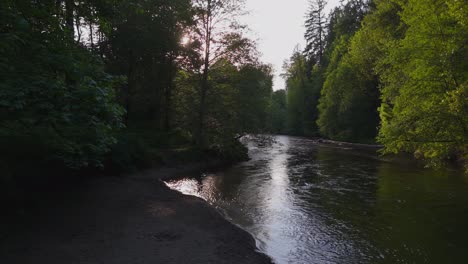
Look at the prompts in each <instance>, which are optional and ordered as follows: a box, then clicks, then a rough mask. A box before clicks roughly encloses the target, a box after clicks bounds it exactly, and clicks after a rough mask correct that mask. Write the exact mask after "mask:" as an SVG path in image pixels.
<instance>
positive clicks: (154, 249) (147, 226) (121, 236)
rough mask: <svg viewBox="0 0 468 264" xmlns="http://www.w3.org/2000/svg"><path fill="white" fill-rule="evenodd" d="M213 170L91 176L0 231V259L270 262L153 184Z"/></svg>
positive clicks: (118, 263)
mask: <svg viewBox="0 0 468 264" xmlns="http://www.w3.org/2000/svg"><path fill="white" fill-rule="evenodd" d="M214 165H216V164H214V163H213V164H191V165H186V166H183V167H180V168H163V169H155V170H149V171H146V172H142V173H138V174H135V175H131V176H127V177H121V178H118V177H105V178H96V179H90V180H86V181H85V182H83V183H80V185H79V186H76V187H75V188H71V190H70V191H64V192H60V193H57V194H54V195H53V196H54V197H56V198H55V199H53V200H52V201H48V202H47V204H45V205H44V206H39V207H38V208H37V209H36V210H35V211H34V212H32V213H30V216H29V215H28V216H27V217H25V218H26V219H23V220H22V221H21V222H17V223H15V224H13V225H12V226H11V228H8V229H7V230H6V231H3V232H2V234H0V243H1V244H0V262H1V263H15V264H23V263H24V264H26V263H31V264H32V263H34V264H37V263H47V264H65V263H67V264H74V263H76V264H85V263H86V264H97V263H103V264H107V263H109V264H133V263H134V264H137V263H138V264H144V263H148V264H149V263H152V264H154V263H161V264H163V263H164V264H166V263H168V264H170V263H190V264H196V263H271V260H270V259H269V258H268V257H267V256H265V255H264V254H261V253H259V252H257V250H256V246H255V240H254V239H253V238H252V236H251V235H250V234H248V233H247V232H245V231H244V230H242V229H240V228H239V227H237V226H235V225H233V224H231V223H230V222H228V221H227V220H225V219H224V218H223V217H222V216H221V214H220V213H218V211H216V210H215V209H214V208H212V207H210V206H209V205H208V204H207V203H206V202H205V201H203V200H201V199H199V198H196V197H192V196H186V195H183V194H181V193H179V192H176V191H173V190H170V189H169V188H168V187H166V185H165V184H164V183H163V182H161V181H160V179H162V178H165V179H167V178H170V177H174V176H177V175H179V174H180V173H188V172H191V171H194V170H195V171H196V170H201V169H203V168H205V167H207V166H214ZM57 198H60V199H57Z"/></svg>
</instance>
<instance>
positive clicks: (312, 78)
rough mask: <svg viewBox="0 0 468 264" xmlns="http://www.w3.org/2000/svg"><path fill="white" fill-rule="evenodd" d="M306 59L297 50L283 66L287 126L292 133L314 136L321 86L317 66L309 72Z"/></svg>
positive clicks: (319, 72) (316, 131)
mask: <svg viewBox="0 0 468 264" xmlns="http://www.w3.org/2000/svg"><path fill="white" fill-rule="evenodd" d="M307 69H308V66H307V60H306V58H305V56H304V55H302V54H300V53H299V52H298V51H296V52H294V54H293V56H292V57H291V59H290V62H289V63H287V64H285V66H284V70H285V73H284V75H283V76H284V77H285V79H286V89H287V127H288V133H290V134H293V135H305V136H315V135H316V134H317V133H318V129H317V126H316V124H315V121H316V119H317V115H318V113H317V110H316V107H317V104H318V97H319V93H320V87H321V75H322V74H321V71H320V69H319V68H318V67H316V68H315V69H313V71H312V73H311V74H309V72H308V70H307Z"/></svg>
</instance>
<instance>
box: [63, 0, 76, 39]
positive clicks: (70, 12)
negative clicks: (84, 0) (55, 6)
mask: <svg viewBox="0 0 468 264" xmlns="http://www.w3.org/2000/svg"><path fill="white" fill-rule="evenodd" d="M74 9H75V3H74V1H73V0H65V26H66V28H67V31H68V34H69V36H70V38H71V39H72V40H73V39H75V28H74V23H73V22H74Z"/></svg>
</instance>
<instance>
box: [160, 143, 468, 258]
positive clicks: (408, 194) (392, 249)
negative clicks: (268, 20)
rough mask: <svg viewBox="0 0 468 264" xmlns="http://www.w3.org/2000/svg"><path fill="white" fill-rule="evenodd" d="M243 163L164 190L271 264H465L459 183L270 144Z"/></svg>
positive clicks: (464, 187)
mask: <svg viewBox="0 0 468 264" xmlns="http://www.w3.org/2000/svg"><path fill="white" fill-rule="evenodd" d="M247 144H248V146H249V155H250V157H251V160H250V161H248V162H244V163H241V164H239V165H236V166H234V167H232V168H229V169H226V170H223V171H219V172H216V173H208V174H204V175H201V176H199V177H187V178H185V179H181V180H178V181H173V182H169V183H167V184H168V185H169V186H170V187H172V188H174V189H177V190H179V191H181V192H184V193H186V194H192V195H197V196H199V197H202V198H203V199H205V200H207V201H208V202H209V203H211V204H212V205H213V206H215V207H217V208H218V209H219V210H221V211H222V212H223V213H224V214H225V215H226V217H227V218H228V219H229V220H230V221H231V222H233V223H235V224H237V225H239V226H240V227H242V228H243V229H245V230H247V231H249V232H250V233H251V234H253V236H254V237H255V238H256V240H257V245H258V247H259V249H260V250H261V251H262V252H265V253H266V254H268V255H270V256H271V257H272V258H273V260H274V261H275V263H278V264H282V263H359V264H361V263H371V264H374V263H389V264H390V263H391V264H393V263H437V264H439V263H450V264H452V263H468V177H467V176H465V175H464V174H463V172H462V171H461V170H457V169H444V170H440V171H434V170H430V169H424V168H422V167H421V166H419V165H418V164H416V163H413V162H389V161H385V160H382V159H380V158H379V157H378V155H377V154H375V151H371V150H357V149H351V148H341V147H333V146H326V145H321V144H318V143H316V142H314V141H312V140H308V139H303V138H296V137H287V136H274V137H272V140H258V139H255V138H253V139H252V138H251V139H249V140H247Z"/></svg>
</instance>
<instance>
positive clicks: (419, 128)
mask: <svg viewBox="0 0 468 264" xmlns="http://www.w3.org/2000/svg"><path fill="white" fill-rule="evenodd" d="M467 8H468V6H467V4H466V2H464V1H456V0H453V1H440V0H424V1H413V0H409V1H407V3H406V4H405V5H403V10H402V12H401V13H400V16H401V19H402V21H403V22H404V23H405V25H406V27H407V30H406V34H405V35H404V37H403V38H402V39H401V40H397V41H395V42H394V43H393V45H392V46H391V47H390V49H389V50H388V56H386V57H385V58H384V59H383V60H382V62H381V66H380V68H379V72H380V73H381V75H382V80H383V88H382V94H383V95H382V100H383V104H382V106H381V108H380V115H381V119H382V128H381V130H380V134H379V141H380V142H382V143H383V144H385V146H386V152H399V151H408V152H414V153H415V155H416V156H418V157H421V158H424V159H427V160H429V161H431V162H433V163H437V162H439V161H441V160H443V159H445V158H447V157H450V156H452V155H454V154H458V155H461V156H465V158H466V150H467V142H466V140H467V136H468V134H467V131H468V130H467V129H468V119H467V118H468V114H467V113H468V111H467V110H468V101H467V98H468V83H467V80H468V79H467V77H468V73H467V71H466V69H467V68H468V64H467V61H466V58H467V57H468V50H467V47H466V40H467V39H468V35H467V32H468V31H467V30H468V28H467V27H468V16H467V13H466V10H467ZM421 18H424V19H421Z"/></svg>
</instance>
